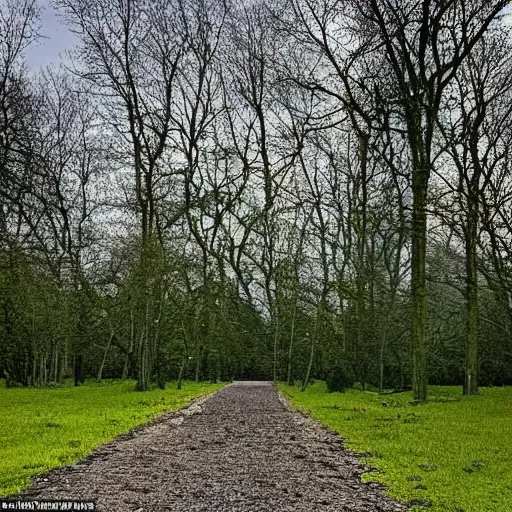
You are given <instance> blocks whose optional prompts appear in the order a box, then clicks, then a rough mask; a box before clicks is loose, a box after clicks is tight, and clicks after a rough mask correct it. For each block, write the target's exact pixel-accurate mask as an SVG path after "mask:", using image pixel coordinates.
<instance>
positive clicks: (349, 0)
mask: <svg viewBox="0 0 512 512" xmlns="http://www.w3.org/2000/svg"><path fill="white" fill-rule="evenodd" d="M510 3H511V2H510V1H509V0H493V1H490V0H442V1H440V0H423V1H419V0H414V1H408V2H402V1H399V0H363V1H358V0H274V1H272V2H268V1H266V0H244V1H237V0H151V1H150V0H54V2H53V5H54V7H55V8H56V9H57V11H58V13H59V16H60V21H61V23H62V24H63V25H65V26H66V27H68V29H69V30H70V31H72V32H73V33H74V34H75V35H76V37H77V39H78V44H77V46H75V47H74V48H73V50H72V51H71V52H70V54H69V56H68V59H67V60H66V61H65V62H63V63H61V64H60V65H58V63H56V64H55V65H54V66H50V67H47V68H44V69H42V70H40V71H34V70H32V69H30V68H29V67H28V65H27V61H26V51H27V49H28V48H29V47H30V46H31V45H37V44H38V43H39V41H40V38H41V33H40V20H41V13H42V8H41V6H39V5H38V3H37V0H0V378H4V379H5V380H6V383H7V386H9V387H14V386H34V387H43V386H52V385H59V384H60V383H62V382H63V381H64V380H65V379H73V380H74V383H75V385H80V383H82V382H83V381H84V379H85V378H97V379H99V380H101V379H113V378H116V379H120V378H133V379H136V382H137V385H136V386H137V389H138V390H147V389H150V388H151V387H152V386H154V385H159V386H160V387H164V386H165V382H166V381H169V380H174V381H177V383H178V386H180V384H181V381H182V380H183V379H192V380H195V381H196V382H199V381H206V380H210V381H212V382H218V381H230V380H232V379H249V380H274V381H278V380H280V381H285V382H287V383H288V384H290V383H295V382H297V381H299V382H300V384H301V386H302V389H305V388H306V387H307V386H308V384H309V383H311V381H313V380H316V379H321V380H327V382H328V383H329V385H330V386H331V387H332V388H333V389H335V388H337V387H340V386H341V387H343V386H345V385H347V383H351V384H352V383H355V382H357V383H358V385H359V386H360V387H361V389H363V390H364V389H372V390H375V391H381V392H382V391H383V390H395V391H400V390H405V389H412V390H413V394H414V398H415V400H416V401H418V402H423V401H425V400H426V399H427V389H428V388H427V383H428V384H443V385H458V386H461V387H462V388H463V392H464V393H465V394H468V395H473V394H476V393H477V392H478V387H479V386H503V385H507V384H512V301H511V294H512V275H511V270H512V267H511V256H512V208H511V205H512V203H511V198H512V176H511V170H512V40H511V26H512V25H511V19H510V18H511V16H510V14H508V12H509V11H508V8H509V4H510Z"/></svg>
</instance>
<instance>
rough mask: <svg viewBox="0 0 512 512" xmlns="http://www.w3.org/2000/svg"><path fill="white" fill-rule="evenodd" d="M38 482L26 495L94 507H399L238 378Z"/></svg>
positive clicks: (312, 427)
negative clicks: (83, 502)
mask: <svg viewBox="0 0 512 512" xmlns="http://www.w3.org/2000/svg"><path fill="white" fill-rule="evenodd" d="M203 402H204V403H203V404H202V405H200V401H199V402H197V401H196V402H195V403H194V404H193V405H191V406H190V407H189V408H187V409H184V410H181V411H177V412H173V413H168V414H166V415H165V416H164V417H162V418H160V419H159V420H157V421H156V422H154V423H152V424H150V425H148V426H145V427H143V428H140V429H138V430H135V431H133V432H131V433H129V434H126V435H123V436H121V437H119V438H117V439H116V440H114V441H112V442H110V443H108V444H106V445H103V446H102V447H100V448H99V449H97V450H96V451H94V452H93V453H92V454H91V455H90V456H89V457H87V458H85V459H83V460H82V461H80V462H78V463H77V464H75V465H73V466H67V467H64V468H59V469H57V470H54V471H52V472H50V473H48V474H46V475H44V477H40V478H38V479H36V480H35V481H34V483H33V485H32V486H31V487H29V488H28V489H27V490H25V491H24V493H23V497H24V498H48V499H63V498H68V499H96V500H97V503H98V509H99V511H100V512H121V511H122V512H163V511H180V512H181V511H183V512H185V511H186V512H192V511H205V512H206V511H208V512H210V511H222V512H231V511H233V512H234V511H240V512H248V511H258V512H263V511H269V512H270V511H271V512H286V511H293V512H302V511H304V512H306V511H307V512H312V511H322V512H327V511H336V512H342V511H351V512H374V511H381V512H388V511H403V510H407V507H406V506H404V505H401V504H398V503H396V502H393V501H391V500H389V499H387V498H385V497H384V496H383V494H382V492H381V490H380V488H379V486H378V485H376V484H364V483H362V482H361V481H360V476H361V474H362V473H363V468H362V466H361V465H360V463H359V461H358V459H357V458H356V457H355V456H354V455H353V454H351V453H350V452H347V451H345V450H344V449H343V446H342V440H341V438H340V437H339V436H337V435H336V434H335V433H333V432H331V431H329V430H328V429H326V428H324V427H322V426H321V425H319V424H318V423H316V422H314V421H312V420H310V419H308V418H305V417H303V416H302V415H301V414H300V413H298V412H295V411H292V410H291V409H290V407H289V406H288V405H287V404H286V403H285V401H284V400H283V399H282V398H280V396H279V395H278V393H277V391H276V390H275V388H274V387H273V386H271V385H270V384H268V383H262V382H258V383H234V384H232V385H230V386H227V387H225V388H223V389H221V390H220V391H218V392H217V393H215V394H214V395H213V396H211V397H210V398H208V399H207V400H206V401H204V400H203Z"/></svg>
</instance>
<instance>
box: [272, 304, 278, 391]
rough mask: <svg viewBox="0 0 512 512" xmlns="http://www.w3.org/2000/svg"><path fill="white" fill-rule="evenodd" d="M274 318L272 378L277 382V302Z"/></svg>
mask: <svg viewBox="0 0 512 512" xmlns="http://www.w3.org/2000/svg"><path fill="white" fill-rule="evenodd" d="M275 319H276V325H275V331H274V368H273V372H272V373H273V376H272V380H273V381H274V382H277V341H278V339H279V312H278V311H277V304H276V311H275Z"/></svg>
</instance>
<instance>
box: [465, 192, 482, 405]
mask: <svg viewBox="0 0 512 512" xmlns="http://www.w3.org/2000/svg"><path fill="white" fill-rule="evenodd" d="M477 230H478V203H477V199H476V198H475V195H474V194H472V192H471V191H470V193H469V194H468V215H467V233H466V279H467V285H466V304H467V330H468V331H467V339H466V358H465V367H464V386H463V393H464V394H465V395H476V394H477V392H478V274H477V253H476V249H477V236H478V231H477Z"/></svg>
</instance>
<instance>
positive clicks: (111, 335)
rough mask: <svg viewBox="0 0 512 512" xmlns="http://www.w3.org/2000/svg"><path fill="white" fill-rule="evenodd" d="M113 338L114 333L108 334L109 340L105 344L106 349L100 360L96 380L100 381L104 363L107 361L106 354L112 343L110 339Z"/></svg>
mask: <svg viewBox="0 0 512 512" xmlns="http://www.w3.org/2000/svg"><path fill="white" fill-rule="evenodd" d="M113 338H114V332H111V333H110V338H109V340H108V343H107V348H106V349H105V353H104V354H103V359H102V360H101V365H100V369H99V370H98V376H97V377H96V380H101V377H102V375H103V368H104V367H105V362H106V360H107V354H108V351H109V349H110V344H111V343H112V339H113Z"/></svg>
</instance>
